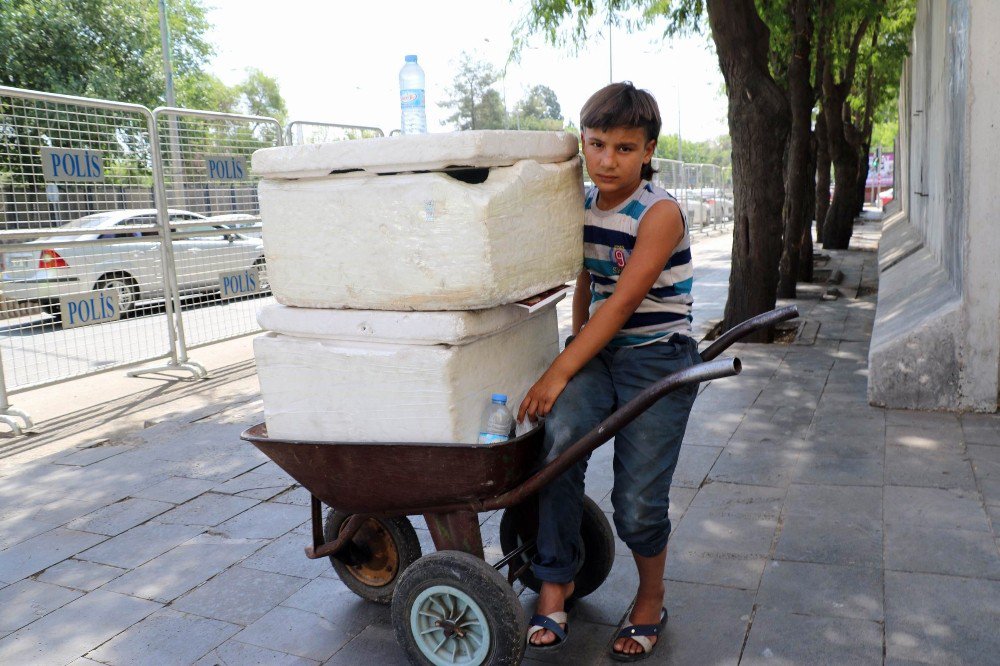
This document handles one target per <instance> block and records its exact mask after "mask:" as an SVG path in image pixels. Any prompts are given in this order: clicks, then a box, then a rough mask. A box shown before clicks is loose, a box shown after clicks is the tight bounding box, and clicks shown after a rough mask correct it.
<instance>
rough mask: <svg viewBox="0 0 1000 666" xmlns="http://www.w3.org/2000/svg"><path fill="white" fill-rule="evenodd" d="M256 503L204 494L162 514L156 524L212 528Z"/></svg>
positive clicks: (257, 501)
mask: <svg viewBox="0 0 1000 666" xmlns="http://www.w3.org/2000/svg"><path fill="white" fill-rule="evenodd" d="M258 503H259V500H255V499H251V498H248V497H233V496H232V495H220V494H219V493H205V494H204V495H199V496H198V497H196V498H194V499H193V500H191V501H190V502H187V503H185V504H181V505H180V506H177V507H174V508H173V509H171V510H170V511H167V512H166V513H164V514H162V515H161V516H159V517H158V518H157V522H159V523H176V524H179V525H203V526H205V527H213V526H215V525H218V524H219V523H221V522H223V521H226V520H228V519H230V518H232V517H233V516H235V515H237V514H240V513H243V512H244V511H246V510H247V509H249V508H250V507H252V506H255V505H256V504H258Z"/></svg>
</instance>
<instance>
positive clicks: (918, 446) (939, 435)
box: [885, 422, 963, 452]
mask: <svg viewBox="0 0 1000 666" xmlns="http://www.w3.org/2000/svg"><path fill="white" fill-rule="evenodd" d="M962 440H963V437H962V428H961V426H959V424H958V423H957V422H951V423H949V424H948V425H947V426H946V427H943V428H927V427H924V426H919V425H887V426H886V428H885V443H886V446H901V447H903V448H906V449H909V450H911V451H938V452H941V451H952V452H960V451H961V450H962Z"/></svg>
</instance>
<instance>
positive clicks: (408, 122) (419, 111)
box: [399, 55, 427, 134]
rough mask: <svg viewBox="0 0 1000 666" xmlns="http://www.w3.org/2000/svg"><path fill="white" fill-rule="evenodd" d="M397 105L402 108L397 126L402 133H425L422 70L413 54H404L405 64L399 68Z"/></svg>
mask: <svg viewBox="0 0 1000 666" xmlns="http://www.w3.org/2000/svg"><path fill="white" fill-rule="evenodd" d="M399 107H400V109H401V110H402V115H401V118H400V120H399V128H400V130H401V131H402V132H403V134H426V133H427V113H426V111H425V100H424V70H422V69H421V68H420V65H418V64H417V56H415V55H408V56H406V64H405V65H403V69H401V70H399Z"/></svg>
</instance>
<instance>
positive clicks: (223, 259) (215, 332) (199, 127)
mask: <svg viewBox="0 0 1000 666" xmlns="http://www.w3.org/2000/svg"><path fill="white" fill-rule="evenodd" d="M153 118H154V121H155V123H156V128H157V133H158V135H159V141H160V151H159V153H158V154H157V155H156V156H154V157H155V159H156V160H157V162H158V164H159V171H160V173H162V175H163V177H162V181H161V186H162V188H163V199H164V201H165V204H166V206H169V208H170V211H169V213H167V212H161V214H164V215H169V217H170V234H171V236H172V238H173V243H172V250H173V252H172V261H173V268H172V270H171V271H170V275H171V278H172V280H173V282H172V286H173V290H174V292H175V299H176V309H177V313H178V321H177V338H178V358H179V359H180V360H181V361H182V362H190V361H189V360H188V357H187V353H188V350H190V349H193V348H195V347H200V346H203V345H207V344H210V343H213V342H218V341H221V340H226V339H229V338H234V337H238V336H241V335H246V334H248V333H252V332H254V331H257V330H259V326H258V324H257V318H256V315H257V310H258V308H259V307H260V305H261V304H262V300H261V299H262V298H266V297H268V296H269V295H270V289H269V287H268V282H267V261H266V259H265V257H264V244H263V241H262V240H261V227H260V217H259V215H260V209H259V206H258V202H257V180H258V179H257V178H256V177H255V176H254V175H253V173H252V172H251V160H250V157H251V155H252V154H253V152H254V151H255V150H258V149H260V148H267V147H271V146H278V145H281V143H282V128H281V125H280V124H279V123H278V121H276V120H275V119H273V118H266V117H260V116H246V115H237V114H228V113H213V112H208V111H191V110H188V109H177V108H166V107H162V108H158V109H156V110H154V111H153Z"/></svg>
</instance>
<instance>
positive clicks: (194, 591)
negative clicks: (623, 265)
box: [0, 223, 1000, 665]
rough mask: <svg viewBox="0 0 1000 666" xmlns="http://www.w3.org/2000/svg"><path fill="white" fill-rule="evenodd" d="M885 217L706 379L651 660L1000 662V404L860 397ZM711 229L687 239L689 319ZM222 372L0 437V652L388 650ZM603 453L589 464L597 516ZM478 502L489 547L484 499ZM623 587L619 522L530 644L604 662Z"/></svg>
mask: <svg viewBox="0 0 1000 666" xmlns="http://www.w3.org/2000/svg"><path fill="white" fill-rule="evenodd" d="M877 239H878V225H877V224H876V223H869V224H866V225H864V226H862V227H859V234H858V236H857V247H856V248H855V249H852V250H850V251H845V252H829V253H827V254H828V256H829V259H828V268H830V269H831V270H832V271H836V270H840V271H842V273H843V274H844V280H843V282H842V283H841V284H840V285H839V287H838V289H839V292H840V294H841V296H840V298H837V299H835V300H824V299H822V298H821V296H822V295H823V294H824V293H825V292H826V287H825V286H823V285H809V286H806V287H804V288H803V289H802V290H801V293H800V298H799V299H798V300H797V301H796V302H797V304H798V305H799V307H800V309H801V311H802V315H803V316H802V318H803V319H804V320H805V321H806V322H808V324H809V325H808V326H806V327H804V328H803V334H802V336H801V337H800V339H798V340H797V341H796V342H794V343H792V344H787V345H771V346H763V345H739V346H737V347H736V348H734V350H733V351H734V353H736V354H738V355H739V356H740V357H741V358H742V359H743V362H744V368H745V370H744V373H743V374H742V375H741V376H739V377H737V378H732V379H727V380H720V381H716V382H711V383H709V384H707V385H706V386H704V387H703V389H702V392H701V395H700V397H699V399H698V401H697V403H696V405H695V409H694V413H693V414H692V418H691V423H690V425H689V428H688V436H687V438H686V441H685V445H684V448H683V450H682V454H681V460H680V463H679V465H678V469H677V472H676V475H675V479H674V489H673V491H672V498H671V514H672V518H673V521H674V525H675V528H674V532H673V535H672V537H671V541H670V546H669V548H670V554H669V558H668V566H667V572H666V579H667V580H666V586H667V603H668V604H669V607H670V618H671V619H670V622H669V624H668V628H667V630H666V634H665V636H664V639H663V640H664V645H663V646H661V647H660V648H658V649H657V653H656V656H655V658H653V659H651V660H650V661H649V662H647V663H657V664H667V663H676V664H727V663H743V664H792V663H795V664H814V663H830V664H840V663H852V664H853V663H859V664H881V663H889V664H905V663H969V664H982V663H989V662H993V663H996V660H997V655H998V654H1000V632H998V631H997V627H998V626H1000V554H998V544H1000V541H998V534H1000V532H998V529H1000V417H998V416H996V415H963V416H956V415H953V414H943V413H914V412H905V411H887V410H882V409H876V408H872V407H870V406H868V404H867V403H866V400H865V390H866V358H867V345H868V339H869V337H870V333H871V326H872V320H873V317H874V309H875V301H874V290H873V286H874V285H875V283H876V280H877V275H876V256H875V254H874V253H873V252H872V251H871V250H872V249H873V248H874V245H875V244H876V243H877ZM729 243H730V239H729V238H727V237H724V236H718V237H707V238H701V239H699V240H698V241H697V242H696V246H695V257H696V262H697V265H698V270H699V273H698V276H697V281H696V284H698V291H696V298H697V299H699V311H698V317H699V322H700V323H701V324H702V332H704V330H706V329H707V323H706V322H707V321H708V320H710V319H712V318H713V317H717V316H719V315H720V314H721V304H722V302H723V301H724V298H725V290H726V283H727V274H728V252H729ZM567 305H568V304H567ZM567 313H568V310H567V309H566V308H564V311H563V315H564V318H563V320H564V323H565V322H566V317H565V315H566V314H567ZM220 376H223V377H224V376H226V375H225V373H220ZM232 376H234V377H236V378H237V379H239V381H235V380H234V381H232V382H229V383H226V382H225V381H223V380H219V379H216V382H217V389H218V391H219V394H220V395H226V393H227V391H228V392H229V397H228V399H227V398H221V399H218V401H217V403H216V404H214V405H212V406H211V407H210V408H201V409H198V410H194V411H187V412H184V411H181V412H178V411H177V403H176V402H172V401H162V403H161V408H160V409H161V411H162V412H163V414H162V415H161V417H160V418H149V419H146V420H145V421H144V423H146V424H147V425H148V426H149V427H146V428H138V427H134V428H131V429H129V430H128V431H126V432H117V433H116V434H113V435H111V436H108V437H97V438H92V439H87V438H86V437H83V436H81V434H80V430H79V428H77V429H76V430H74V431H73V436H72V437H70V436H68V435H67V436H65V437H64V438H62V439H60V436H59V432H58V430H57V431H56V432H50V433H49V434H48V435H47V436H45V437H42V438H41V441H42V442H43V443H44V444H45V448H44V449H37V450H36V451H35V454H34V455H31V451H30V450H29V448H28V445H27V444H26V443H25V441H24V438H19V439H18V440H8V442H6V443H3V444H0V456H3V455H5V452H6V457H5V458H3V459H2V460H0V609H2V611H0V663H3V664H70V663H72V664H108V665H117V664H199V665H201V664H265V663H266V664H318V663H326V664H362V663H364V664H380V665H381V664H401V663H404V662H403V658H402V656H401V653H400V650H399V649H398V648H397V646H396V643H395V640H394V637H393V633H392V628H391V625H390V622H389V616H388V611H387V609H386V608H384V607H381V606H375V605H373V604H370V603H367V602H364V601H361V600H360V599H358V598H357V597H355V596H354V595H353V593H351V592H350V591H349V590H348V589H347V588H346V587H345V586H344V585H343V584H342V583H341V582H340V581H339V580H338V579H337V577H336V575H335V574H334V572H333V570H332V569H331V567H330V565H329V563H328V562H326V561H310V560H308V559H306V558H305V557H304V556H303V554H302V547H303V546H304V545H306V544H307V543H308V542H309V529H308V517H309V510H308V493H306V492H305V491H304V490H303V489H302V488H299V487H297V486H296V485H295V484H294V482H293V481H292V480H291V479H290V478H288V477H287V476H286V475H285V474H284V473H283V472H282V471H281V470H280V469H278V468H277V467H276V466H275V465H274V464H273V463H271V462H269V461H268V460H267V459H266V458H265V457H264V456H263V455H262V454H260V453H259V452H257V450H256V449H254V448H253V447H252V446H250V445H248V444H246V443H244V442H242V441H241V440H240V439H239V433H240V431H241V430H242V429H243V428H245V427H246V426H248V425H251V424H253V423H254V422H256V421H258V420H259V419H260V418H261V404H260V400H259V396H258V395H257V393H256V392H255V391H256V389H255V386H254V385H253V383H248V382H247V381H246V373H245V372H243V368H242V367H241V369H240V372H236V373H234V374H233V375H232ZM210 381H211V380H210ZM50 390H52V391H53V397H54V399H57V398H58V391H59V389H58V387H56V388H53V389H50ZM192 390H193V389H192ZM178 401H180V402H181V403H182V404H183V402H182V400H180V398H178ZM119 407H120V405H118V404H112V405H109V406H108V407H107V408H106V409H105V410H104V411H103V412H102V411H100V410H98V411H97V412H94V413H92V414H89V415H88V416H87V418H88V419H90V420H89V421H87V422H88V423H94V424H97V423H99V422H100V421H101V419H105V420H110V419H114V418H115V415H116V414H118V413H119V412H118V411H117V410H118V409H119ZM95 427H96V426H95ZM67 432H68V431H67ZM38 451H42V452H44V455H41V454H40V453H38ZM610 455H611V449H610V447H607V446H605V447H603V448H601V449H599V450H598V451H597V452H596V453H595V455H594V457H593V459H592V462H591V465H590V472H589V475H588V492H589V493H590V494H591V496H592V497H593V498H594V499H595V500H598V501H599V503H600V504H601V506H602V508H604V509H605V510H606V511H608V512H609V515H610V511H611V505H610V499H609V493H610V487H611V470H610V460H609V459H610ZM482 519H483V535H484V539H485V541H486V546H487V557H488V558H489V559H491V560H493V561H495V560H496V559H498V558H499V557H500V552H499V546H498V536H497V525H498V521H497V519H496V516H491V515H483V516H482ZM414 522H415V526H416V527H418V534H419V535H420V538H421V543H422V545H423V548H424V550H425V552H428V551H430V550H431V549H432V544H431V542H430V538H429V533H428V532H427V531H426V529H425V526H424V525H423V523H422V521H420V520H416V521H414ZM634 585H635V574H634V568H633V565H632V563H631V558H630V556H629V555H628V552H627V550H626V549H625V547H624V546H623V545H622V544H618V555H617V557H616V561H615V565H614V568H613V570H612V572H611V576H610V578H609V580H608V581H607V582H606V583H605V585H604V586H603V587H602V588H601V589H599V590H598V591H597V592H595V593H594V594H592V595H591V596H590V597H588V598H586V599H585V600H583V601H582V602H581V603H580V604H579V605H578V606H577V608H576V609H575V610H574V612H573V614H572V616H571V622H572V625H573V632H572V638H571V639H570V641H569V643H568V644H567V645H566V646H565V648H564V649H563V650H562V651H561V652H559V653H557V654H556V655H553V656H551V657H549V656H545V655H540V654H537V653H531V652H529V654H528V658H527V660H526V663H533V664H538V663H563V664H601V663H610V660H609V659H608V658H607V657H606V656H605V655H606V651H607V647H608V643H609V640H610V637H611V634H612V631H613V627H614V625H616V624H617V622H618V620H619V619H620V617H621V614H622V613H623V612H624V610H625V608H626V607H627V605H628V603H629V601H630V599H631V594H632V592H633V589H634ZM521 599H522V601H523V604H524V606H525V609H526V610H530V609H531V608H532V607H533V604H534V595H533V594H532V593H530V592H527V591H523V592H522V594H521Z"/></svg>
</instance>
